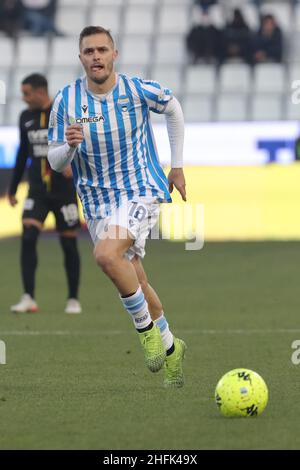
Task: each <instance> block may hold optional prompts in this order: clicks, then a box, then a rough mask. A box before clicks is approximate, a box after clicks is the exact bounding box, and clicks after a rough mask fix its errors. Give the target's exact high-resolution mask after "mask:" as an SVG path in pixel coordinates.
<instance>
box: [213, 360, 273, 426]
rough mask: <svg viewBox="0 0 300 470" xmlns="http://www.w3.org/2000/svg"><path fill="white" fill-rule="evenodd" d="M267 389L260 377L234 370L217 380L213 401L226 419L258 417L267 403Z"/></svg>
mask: <svg viewBox="0 0 300 470" xmlns="http://www.w3.org/2000/svg"><path fill="white" fill-rule="evenodd" d="M268 396H269V393H268V387H267V385H266V383H265V381H264V380H263V379H262V377H261V376H260V375H259V374H257V373H256V372H253V371H252V370H249V369H234V370H231V371H230V372H227V374H225V375H223V377H222V378H221V379H220V380H219V382H218V384H217V386H216V391H215V400H216V403H217V405H218V407H219V409H220V411H221V413H222V415H223V416H226V417H228V418H236V417H246V418H248V417H249V418H250V417H254V416H258V415H260V414H261V413H262V412H263V411H264V409H265V407H266V405H267V403H268Z"/></svg>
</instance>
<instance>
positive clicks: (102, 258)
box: [94, 249, 118, 275]
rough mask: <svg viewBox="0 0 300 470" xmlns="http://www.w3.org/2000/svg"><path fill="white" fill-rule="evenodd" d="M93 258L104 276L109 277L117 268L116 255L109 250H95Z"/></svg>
mask: <svg viewBox="0 0 300 470" xmlns="http://www.w3.org/2000/svg"><path fill="white" fill-rule="evenodd" d="M94 257H95V260H96V263H97V264H98V266H99V267H100V268H101V269H102V271H103V272H104V273H105V274H108V275H110V274H111V273H112V272H113V271H114V270H115V269H116V267H117V264H118V255H117V253H115V252H113V251H110V250H97V249H96V250H95V251H94Z"/></svg>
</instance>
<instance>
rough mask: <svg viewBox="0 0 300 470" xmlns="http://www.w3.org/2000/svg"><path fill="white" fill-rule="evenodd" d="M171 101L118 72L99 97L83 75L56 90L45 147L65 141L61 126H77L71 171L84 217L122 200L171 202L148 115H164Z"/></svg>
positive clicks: (99, 214)
mask: <svg viewBox="0 0 300 470" xmlns="http://www.w3.org/2000/svg"><path fill="white" fill-rule="evenodd" d="M170 99H172V93H171V91H170V90H168V89H166V88H163V87H162V86H161V85H160V84H159V83H157V82H154V81H148V80H142V79H140V78H137V77H134V78H129V77H127V76H126V75H122V74H119V75H118V76H117V83H116V85H115V87H114V88H113V89H112V90H111V92H109V93H108V94H107V95H104V97H103V96H97V95H94V94H92V93H91V92H90V91H89V90H88V89H87V81H86V77H82V78H79V79H78V80H77V81H76V82H73V83H71V84H70V85H69V86H66V87H65V88H63V89H62V90H61V91H59V93H58V94H57V96H56V98H55V101H54V104H53V108H52V112H51V116H50V123H49V134H48V137H49V144H52V143H53V144H61V143H64V142H66V139H65V129H66V127H67V126H68V125H70V124H74V123H80V124H82V127H83V134H84V140H83V142H82V143H81V144H80V145H79V146H78V148H77V151H76V154H75V157H74V159H73V161H72V169H73V175H74V180H75V184H76V188H77V191H78V194H79V196H80V199H81V201H82V205H83V209H84V213H85V216H86V218H89V219H90V218H92V219H94V218H97V219H99V218H103V217H106V216H107V215H109V214H110V213H111V208H112V207H118V206H119V205H120V203H121V201H122V200H123V199H124V198H126V199H129V200H131V199H133V198H136V197H146V198H151V199H156V200H158V201H160V202H171V197H170V194H169V185H168V181H167V178H166V176H165V174H164V172H163V170H162V168H161V166H160V163H159V158H158V153H157V149H156V144H155V140H154V136H153V131H152V126H151V122H150V113H149V111H154V112H156V113H163V112H164V109H165V107H166V105H167V103H168V102H169V101H170Z"/></svg>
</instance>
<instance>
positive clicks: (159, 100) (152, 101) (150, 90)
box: [139, 79, 173, 114]
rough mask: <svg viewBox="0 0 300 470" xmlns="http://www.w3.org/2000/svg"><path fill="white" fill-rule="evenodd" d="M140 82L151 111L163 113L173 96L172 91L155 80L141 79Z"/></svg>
mask: <svg viewBox="0 0 300 470" xmlns="http://www.w3.org/2000/svg"><path fill="white" fill-rule="evenodd" d="M139 82H140V86H141V88H142V91H143V95H144V98H145V100H146V103H147V105H148V106H149V109H150V111H154V112H155V113H158V114H162V113H163V112H164V110H165V108H166V106H167V104H168V102H169V101H170V100H171V99H172V97H173V95H172V91H171V90H170V89H169V88H164V87H163V86H162V85H161V84H160V83H158V82H156V81H154V80H142V79H139Z"/></svg>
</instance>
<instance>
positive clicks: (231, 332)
mask: <svg viewBox="0 0 300 470" xmlns="http://www.w3.org/2000/svg"><path fill="white" fill-rule="evenodd" d="M128 333H132V332H129V331H127V330H103V331H101V330H99V331H66V330H61V331H60V330H57V331H56V330H53V331H46V330H45V331H35V330H26V331H22V330H20V331H19V330H15V331H0V337H1V336H111V335H121V334H125V335H126V334H128ZM296 333H299V334H300V328H295V329H292V328H290V329H289V328H286V329H285V328H278V329H261V330H259V329H249V330H246V329H240V330H200V329H194V330H180V334H183V335H185V334H186V335H195V334H197V335H264V334H296Z"/></svg>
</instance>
